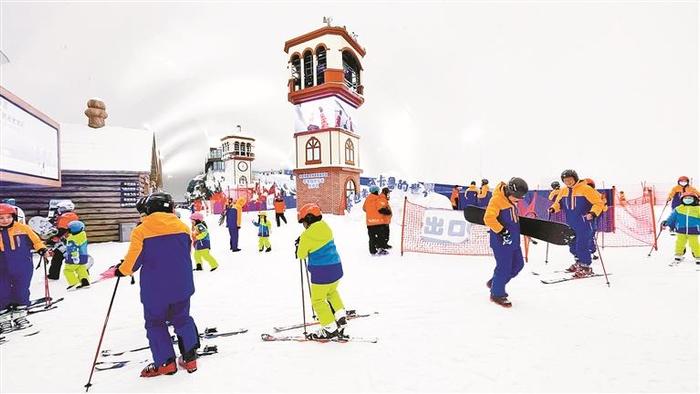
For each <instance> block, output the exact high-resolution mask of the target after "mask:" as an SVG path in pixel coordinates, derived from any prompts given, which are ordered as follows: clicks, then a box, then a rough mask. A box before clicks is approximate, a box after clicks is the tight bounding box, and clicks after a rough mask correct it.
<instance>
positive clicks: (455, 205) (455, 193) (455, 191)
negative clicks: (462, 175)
mask: <svg viewBox="0 0 700 394" xmlns="http://www.w3.org/2000/svg"><path fill="white" fill-rule="evenodd" d="M450 202H451V203H452V209H454V210H455V211H456V210H457V209H459V185H454V186H453V187H452V194H450Z"/></svg>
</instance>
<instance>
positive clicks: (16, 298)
mask: <svg viewBox="0 0 700 394" xmlns="http://www.w3.org/2000/svg"><path fill="white" fill-rule="evenodd" d="M32 248H34V250H36V251H37V253H38V254H39V255H40V256H43V255H44V254H45V253H46V246H44V243H43V242H41V239H39V236H38V235H36V233H35V232H34V231H33V230H32V229H31V227H29V226H27V225H26V224H23V223H19V222H18V221H17V209H16V208H15V207H14V206H12V205H10V204H0V311H5V313H8V312H9V313H12V319H11V320H7V319H2V320H0V334H1V333H3V332H8V331H12V330H13V329H21V328H25V327H27V326H29V325H30V323H29V321H28V320H27V318H26V316H27V312H26V307H27V306H28V305H29V285H30V283H31V281H32V274H33V273H34V264H33V261H32ZM7 309H9V310H11V311H6V310H7ZM0 314H3V313H2V312H0ZM15 316H16V317H15ZM13 324H14V325H15V327H13V326H12V325H13Z"/></svg>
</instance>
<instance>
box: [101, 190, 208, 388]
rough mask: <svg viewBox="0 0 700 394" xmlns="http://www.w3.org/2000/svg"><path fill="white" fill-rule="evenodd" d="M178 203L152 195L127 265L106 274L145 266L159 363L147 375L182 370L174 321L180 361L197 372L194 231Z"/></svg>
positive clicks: (146, 308)
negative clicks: (170, 329)
mask: <svg viewBox="0 0 700 394" xmlns="http://www.w3.org/2000/svg"><path fill="white" fill-rule="evenodd" d="M174 207H175V203H174V202H173V198H172V196H171V195H170V194H167V193H162V192H156V193H152V194H150V195H149V196H148V197H147V198H146V200H145V202H144V203H143V205H142V206H140V207H137V209H140V210H143V212H144V213H145V214H146V216H145V217H144V218H143V220H142V221H141V224H139V225H138V226H136V228H135V229H134V230H133V232H132V233H131V243H130V244H129V251H128V252H127V254H126V256H125V257H124V260H123V262H122V263H121V264H118V265H117V266H115V267H113V268H112V269H111V270H110V272H109V273H108V274H103V276H105V277H110V276H127V275H132V274H133V273H134V271H136V270H138V269H141V280H140V284H141V304H143V314H144V320H145V321H146V337H147V338H148V343H149V346H150V349H151V355H152V356H153V363H151V364H149V365H148V366H146V367H145V368H144V369H143V370H142V371H141V377H144V378H149V377H154V376H159V375H172V374H174V373H176V372H177V365H176V361H175V352H174V350H173V345H172V340H171V339H170V333H169V332H168V323H170V324H172V326H173V328H174V329H175V334H177V345H178V347H179V349H180V358H179V359H178V362H177V363H178V364H179V365H180V366H181V367H183V368H185V369H186V370H187V372H190V373H192V372H194V371H196V370H197V349H198V348H199V346H200V343H199V335H198V333H197V326H196V325H195V322H194V319H192V316H191V315H190V298H191V297H192V295H193V294H194V290H195V289H194V280H193V275H192V258H191V257H190V247H191V239H190V230H189V228H187V225H185V224H184V223H183V222H182V221H180V219H178V218H177V216H175V215H174V214H173V208H174Z"/></svg>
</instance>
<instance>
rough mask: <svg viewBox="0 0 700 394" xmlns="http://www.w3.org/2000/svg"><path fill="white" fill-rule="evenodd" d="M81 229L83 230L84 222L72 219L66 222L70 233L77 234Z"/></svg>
mask: <svg viewBox="0 0 700 394" xmlns="http://www.w3.org/2000/svg"><path fill="white" fill-rule="evenodd" d="M83 230H85V223H83V222H81V221H80V220H73V221H72V222H70V223H68V231H70V233H71V234H78V233H80V232H82V231H83Z"/></svg>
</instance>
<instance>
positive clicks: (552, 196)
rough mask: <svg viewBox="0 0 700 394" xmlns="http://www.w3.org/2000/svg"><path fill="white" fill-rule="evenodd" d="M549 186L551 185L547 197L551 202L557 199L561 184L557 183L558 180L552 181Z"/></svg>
mask: <svg viewBox="0 0 700 394" xmlns="http://www.w3.org/2000/svg"><path fill="white" fill-rule="evenodd" d="M550 186H552V191H551V192H549V197H547V199H548V200H549V201H551V202H554V201H555V200H556V199H557V196H558V195H559V191H560V190H561V185H560V184H559V182H557V181H554V182H552V184H551V185H550Z"/></svg>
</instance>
